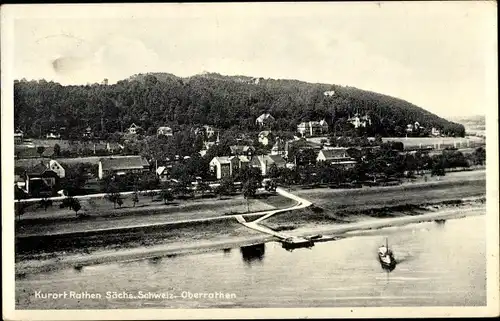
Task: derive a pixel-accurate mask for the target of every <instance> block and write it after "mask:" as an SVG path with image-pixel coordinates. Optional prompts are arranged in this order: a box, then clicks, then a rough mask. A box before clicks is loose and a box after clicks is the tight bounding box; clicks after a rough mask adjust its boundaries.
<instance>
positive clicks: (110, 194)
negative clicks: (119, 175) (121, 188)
mask: <svg viewBox="0 0 500 321" xmlns="http://www.w3.org/2000/svg"><path fill="white" fill-rule="evenodd" d="M106 199H107V200H109V201H110V202H113V208H116V204H118V205H119V206H120V207H121V206H122V204H123V200H122V196H121V194H120V193H119V192H118V187H117V186H116V184H115V183H113V184H111V185H110V186H109V188H108V190H107V193H106Z"/></svg>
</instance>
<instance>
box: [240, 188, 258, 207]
mask: <svg viewBox="0 0 500 321" xmlns="http://www.w3.org/2000/svg"><path fill="white" fill-rule="evenodd" d="M256 192H257V188H255V184H253V182H252V181H246V182H245V183H244V184H243V196H244V197H245V200H246V201H247V212H250V203H249V199H250V197H254V196H255V193H256Z"/></svg>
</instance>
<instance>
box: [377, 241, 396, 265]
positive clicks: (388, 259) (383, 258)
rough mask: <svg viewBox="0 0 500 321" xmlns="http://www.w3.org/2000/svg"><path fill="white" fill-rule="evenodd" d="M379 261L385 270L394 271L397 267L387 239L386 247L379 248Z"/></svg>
mask: <svg viewBox="0 0 500 321" xmlns="http://www.w3.org/2000/svg"><path fill="white" fill-rule="evenodd" d="M378 260H379V261H380V264H381V265H382V268H383V269H385V270H389V271H392V270H394V268H395V267H396V259H395V258H394V254H393V253H392V251H391V249H390V248H389V242H388V240H387V238H386V239H385V245H382V246H380V247H379V248H378Z"/></svg>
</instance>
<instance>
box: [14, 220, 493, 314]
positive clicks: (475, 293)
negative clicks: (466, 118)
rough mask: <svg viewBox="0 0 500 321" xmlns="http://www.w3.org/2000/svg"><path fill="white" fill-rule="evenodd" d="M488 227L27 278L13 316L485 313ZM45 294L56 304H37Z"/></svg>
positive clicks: (385, 232) (266, 247)
mask: <svg viewBox="0 0 500 321" xmlns="http://www.w3.org/2000/svg"><path fill="white" fill-rule="evenodd" d="M485 221H486V217H485V215H480V216H471V217H466V218H462V219H454V220H448V221H446V222H445V223H444V224H438V223H436V222H428V223H419V224H410V225H407V226H403V227H393V228H385V229H381V230H376V231H374V232H373V234H370V235H366V236H355V237H348V238H344V239H340V240H337V241H331V242H324V243H317V244H315V246H314V247H312V248H311V249H296V250H294V251H286V250H285V249H283V248H282V247H281V244H280V243H275V242H271V243H266V244H262V245H258V246H254V247H250V248H248V247H247V248H235V249H227V250H224V251H215V252H206V253H202V254H192V255H182V256H173V257H165V258H159V259H156V260H151V259H148V260H138V261H132V262H122V263H113V264H103V265H94V266H86V267H83V268H82V269H73V268H71V269H62V270H55V271H52V272H47V273H37V274H28V275H26V276H24V277H22V278H20V279H17V280H16V308H17V309H106V308H260V307H269V308H281V307H355V306H358V307H359V306H363V307H372V306H377V307H378V306H381V307H394V306H484V305H486V257H485V251H486V237H485ZM386 236H387V237H388V239H389V244H390V247H391V248H392V249H393V251H394V253H395V256H396V259H397V260H398V261H400V262H399V264H398V265H397V267H396V268H395V270H393V271H392V272H386V271H384V270H383V269H382V268H381V266H380V264H379V262H378V260H377V258H376V251H377V248H378V246H379V245H381V244H382V243H384V242H385V237H386ZM37 291H39V292H37ZM82 292H84V293H82ZM48 293H55V294H57V295H59V296H61V297H60V298H53V297H52V298H41V296H43V295H48ZM196 293H199V294H197V296H198V297H196ZM64 295H66V297H64ZM91 295H94V298H89V297H90V296H91ZM162 295H163V297H161V296H162ZM98 296H100V298H99V297H98ZM132 296H135V298H133V297H132ZM138 296H140V297H141V298H137V297H138ZM154 296H156V297H154ZM221 296H222V297H221Z"/></svg>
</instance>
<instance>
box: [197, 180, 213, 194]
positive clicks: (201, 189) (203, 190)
mask: <svg viewBox="0 0 500 321" xmlns="http://www.w3.org/2000/svg"><path fill="white" fill-rule="evenodd" d="M198 191H199V192H200V193H201V195H202V197H203V196H205V193H207V192H208V193H210V192H211V191H212V188H211V187H210V185H208V184H207V183H206V182H199V183H198Z"/></svg>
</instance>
